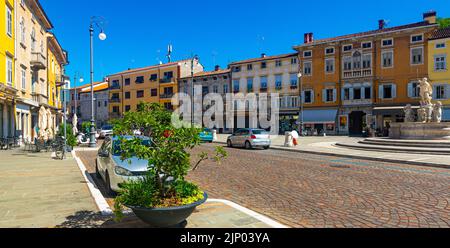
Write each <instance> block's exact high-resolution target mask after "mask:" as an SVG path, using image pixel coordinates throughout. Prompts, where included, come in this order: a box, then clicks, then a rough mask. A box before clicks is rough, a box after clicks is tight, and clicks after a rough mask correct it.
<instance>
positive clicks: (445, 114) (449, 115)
mask: <svg viewBox="0 0 450 248" xmlns="http://www.w3.org/2000/svg"><path fill="white" fill-rule="evenodd" d="M442 120H443V121H450V108H448V109H443V110H442Z"/></svg>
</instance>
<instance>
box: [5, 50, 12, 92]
mask: <svg viewBox="0 0 450 248" xmlns="http://www.w3.org/2000/svg"><path fill="white" fill-rule="evenodd" d="M6 83H7V84H8V85H9V86H12V83H13V59H12V58H11V57H9V56H6Z"/></svg>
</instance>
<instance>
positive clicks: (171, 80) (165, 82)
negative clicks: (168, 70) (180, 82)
mask: <svg viewBox="0 0 450 248" xmlns="http://www.w3.org/2000/svg"><path fill="white" fill-rule="evenodd" d="M159 82H160V83H162V84H168V83H174V80H173V78H162V79H160V80H159Z"/></svg>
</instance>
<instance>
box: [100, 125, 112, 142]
mask: <svg viewBox="0 0 450 248" xmlns="http://www.w3.org/2000/svg"><path fill="white" fill-rule="evenodd" d="M111 135H113V126H112V125H106V126H103V127H102V129H100V137H99V138H101V139H104V138H106V137H108V136H111Z"/></svg>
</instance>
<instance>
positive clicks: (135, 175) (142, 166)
mask: <svg viewBox="0 0 450 248" xmlns="http://www.w3.org/2000/svg"><path fill="white" fill-rule="evenodd" d="M124 138H125V139H128V140H130V139H133V138H134V137H132V136H126V137H124ZM139 138H140V139H142V142H143V144H145V145H151V140H150V138H148V137H139ZM120 142H121V141H120V139H119V138H118V137H106V139H105V142H104V143H103V145H102V147H101V148H100V150H99V151H98V155H97V159H96V164H95V165H96V166H95V174H96V176H97V178H99V179H102V180H104V182H105V184H106V189H107V191H108V193H110V194H113V193H114V192H117V191H118V190H120V187H119V185H120V184H121V183H124V182H126V181H130V180H137V179H139V178H143V177H144V176H145V175H146V174H147V173H148V161H146V160H140V159H138V158H135V157H134V158H131V159H127V160H124V161H122V160H121V156H120V155H121V151H120ZM130 161H131V163H130Z"/></svg>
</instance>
